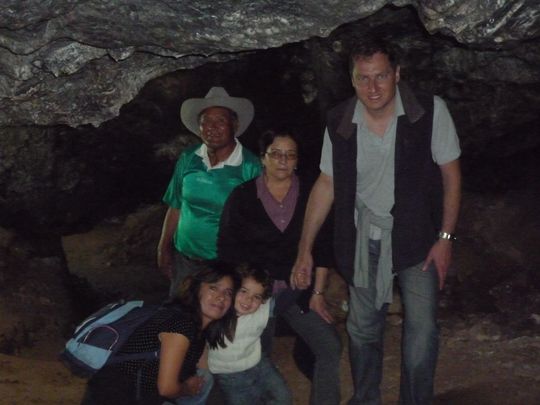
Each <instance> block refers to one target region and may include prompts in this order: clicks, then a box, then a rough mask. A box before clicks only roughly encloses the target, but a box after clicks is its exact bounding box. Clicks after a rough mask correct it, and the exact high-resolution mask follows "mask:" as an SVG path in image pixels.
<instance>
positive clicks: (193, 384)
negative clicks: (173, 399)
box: [181, 375, 204, 397]
mask: <svg viewBox="0 0 540 405" xmlns="http://www.w3.org/2000/svg"><path fill="white" fill-rule="evenodd" d="M203 385H204V378H203V377H201V376H198V375H194V376H192V377H189V378H188V379H187V380H186V381H184V382H183V383H182V394H181V396H182V397H184V396H190V397H192V396H194V395H198V394H199V393H200V392H201V389H202V387H203Z"/></svg>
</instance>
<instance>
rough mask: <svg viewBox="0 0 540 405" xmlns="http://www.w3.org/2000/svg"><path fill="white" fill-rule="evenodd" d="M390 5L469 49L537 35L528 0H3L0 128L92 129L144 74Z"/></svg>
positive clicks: (309, 31)
mask: <svg viewBox="0 0 540 405" xmlns="http://www.w3.org/2000/svg"><path fill="white" fill-rule="evenodd" d="M390 4H396V5H398V6H413V7H414V8H415V9H416V10H417V12H418V15H419V17H420V19H421V20H422V22H423V24H424V25H425V27H426V28H427V30H428V31H429V32H430V33H436V32H440V33H443V34H445V35H448V36H451V37H454V38H455V39H457V40H458V41H460V42H462V43H466V44H473V45H475V46H484V47H489V48H498V47H501V46H512V45H513V43H515V42H516V41H522V40H530V39H534V38H537V37H538V35H539V32H540V23H539V19H538V9H539V4H538V2H537V1H535V0H514V1H512V2H494V1H491V0H475V1H469V0H460V1H455V0H444V1H432V0H413V1H408V0H396V1H394V2H392V1H388V0H377V1H373V0H362V1H353V0H346V1H328V2H323V1H316V0H312V1H302V0H294V1H287V2H283V1H281V0H269V1H264V2H263V1H255V2H254V1H248V0H239V1H234V2H230V1H225V0H212V1H210V0H198V1H189V2H188V1H180V0H176V1H167V2H163V1H162V2H155V1H152V0H136V1H133V0H129V1H128V0H117V1H114V2H105V1H99V0H92V1H84V2H73V1H71V0H54V1H52V0H51V1H46V2H43V1H37V0H31V1H25V2H20V1H17V0H6V1H4V2H3V4H2V8H0V126H7V125H32V124H34V125H54V124H67V125H70V126H79V125H82V124H92V125H94V126H98V125H99V124H100V123H101V122H103V121H106V120H108V119H111V118H113V117H114V116H116V115H118V112H119V109H120V107H121V106H122V105H123V104H125V103H127V102H128V101H130V100H131V99H132V98H133V97H134V96H135V95H136V94H137V93H138V91H139V90H140V89H141V88H142V86H143V85H144V84H145V83H146V82H147V81H149V80H150V79H153V78H155V77H158V76H160V75H163V74H165V73H167V72H171V71H174V70H178V69H189V68H193V67H195V66H199V65H202V64H204V63H208V62H213V61H224V60H229V59H231V58H233V57H235V53H236V54H240V53H243V52H249V51H253V50H257V49H267V48H270V47H278V46H281V45H283V44H286V43H291V42H298V41H302V40H306V39H308V38H311V37H317V36H322V37H325V36H328V35H329V34H330V32H331V31H332V30H334V29H335V28H336V27H338V26H339V25H341V24H345V23H349V22H351V21H354V20H358V19H361V18H364V17H366V16H368V15H371V14H373V13H375V12H376V11H378V10H380V9H381V8H383V7H384V6H389V5H390Z"/></svg>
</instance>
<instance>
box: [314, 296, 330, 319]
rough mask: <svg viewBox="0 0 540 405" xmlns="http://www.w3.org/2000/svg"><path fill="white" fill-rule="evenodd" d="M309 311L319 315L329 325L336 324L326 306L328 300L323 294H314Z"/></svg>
mask: <svg viewBox="0 0 540 405" xmlns="http://www.w3.org/2000/svg"><path fill="white" fill-rule="evenodd" d="M309 309H311V310H312V311H313V312H316V313H318V314H319V316H320V317H321V318H322V319H324V320H325V321H326V322H328V323H334V317H333V316H332V314H330V312H328V308H327V306H326V300H325V299H324V295H322V294H313V295H312V296H311V298H310V300H309Z"/></svg>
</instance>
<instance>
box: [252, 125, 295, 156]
mask: <svg viewBox="0 0 540 405" xmlns="http://www.w3.org/2000/svg"><path fill="white" fill-rule="evenodd" d="M279 137H284V138H291V139H292V140H293V141H294V143H295V144H296V148H297V149H300V143H299V141H298V137H297V136H296V135H295V134H293V133H292V132H291V131H287V130H284V129H283V130H282V129H269V130H266V131H264V132H263V133H262V135H261V136H260V138H259V155H260V156H261V157H263V156H264V154H265V153H266V150H267V149H268V147H269V146H270V145H272V143H274V140H275V139H276V138H279ZM297 153H299V150H298V151H297Z"/></svg>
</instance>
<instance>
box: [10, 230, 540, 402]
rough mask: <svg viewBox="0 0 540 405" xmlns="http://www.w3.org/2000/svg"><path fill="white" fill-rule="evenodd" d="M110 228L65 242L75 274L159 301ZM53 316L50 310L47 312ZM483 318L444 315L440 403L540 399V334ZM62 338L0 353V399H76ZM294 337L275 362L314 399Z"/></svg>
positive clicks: (394, 329) (393, 371)
mask: <svg viewBox="0 0 540 405" xmlns="http://www.w3.org/2000/svg"><path fill="white" fill-rule="evenodd" d="M111 231H114V229H112V230H111V227H98V228H96V229H95V230H93V231H92V232H90V233H88V234H84V235H74V236H72V237H69V238H66V239H65V241H64V247H65V250H66V254H67V257H68V263H69V266H70V269H71V271H72V272H73V273H75V274H77V275H78V276H80V277H84V278H86V279H87V280H88V281H89V283H90V284H91V285H92V286H93V287H94V288H96V289H97V290H98V291H101V292H103V293H105V294H107V295H108V296H111V297H115V296H123V297H127V298H129V297H132V296H134V295H137V297H139V298H140V297H143V298H145V299H156V300H157V299H159V297H161V296H162V295H163V293H164V292H166V286H167V283H166V281H165V280H164V279H162V278H161V277H160V276H159V275H158V274H157V272H156V270H155V269H154V268H153V267H152V266H151V265H148V264H147V265H141V266H121V265H117V264H115V263H114V262H111V261H110V255H109V254H108V253H110V247H111ZM43 316H46V314H43ZM489 326H490V325H489V324H484V323H482V319H481V318H477V319H476V320H475V322H474V323H471V322H467V320H466V319H465V320H463V322H458V321H456V317H452V319H450V318H448V319H445V318H443V319H441V342H440V354H439V363H438V368H437V377H436V400H435V404H456V405H469V404H470V405H473V404H474V405H484V404H485V405H488V404H489V405H491V404H498V405H537V404H540V337H539V336H523V337H517V338H512V339H505V338H503V337H501V336H499V335H497V334H496V333H495V332H493V331H492V329H490V327H489ZM338 328H339V330H340V332H341V336H342V340H343V343H344V347H345V350H344V352H343V356H342V360H341V361H342V367H341V380H342V385H341V390H342V398H343V399H342V401H341V403H342V404H345V403H346V401H347V399H348V398H349V397H350V395H351V393H352V386H351V378H350V370H349V364H348V360H347V359H348V357H347V356H348V352H347V344H346V343H347V339H346V333H345V330H344V324H343V322H341V323H339V324H338ZM400 333H401V325H400V316H399V315H392V316H391V317H389V319H388V322H387V330H386V340H385V356H384V380H383V383H382V387H381V391H382V393H383V403H384V404H394V403H397V397H398V391H399V359H400V353H399V346H400ZM63 343H64V342H63V341H50V342H44V343H41V344H39V345H38V346H36V347H33V348H31V349H28V350H25V351H24V352H22V353H20V354H18V355H17V356H7V355H0V404H6V405H7V404H10V405H11V404H44V405H48V404H51V405H52V404H57V405H60V404H77V403H79V401H80V399H81V397H82V393H83V390H84V386H85V380H83V379H80V378H77V377H74V376H72V375H71V374H70V372H69V371H68V370H67V369H65V368H64V366H63V365H62V364H60V363H59V362H58V361H57V360H56V355H57V353H58V352H59V351H60V349H61V347H62V345H63ZM293 343H294V338H293V337H291V336H284V337H278V338H276V340H275V344H274V346H275V352H274V360H275V362H276V364H277V365H278V367H279V368H280V370H281V371H282V372H283V374H284V376H285V378H286V380H287V382H288V384H289V386H290V387H291V388H292V391H293V393H294V403H295V404H298V405H305V404H308V398H309V389H310V383H309V381H308V380H307V379H306V378H305V377H304V376H303V375H302V374H301V373H300V372H299V371H298V369H297V368H296V366H295V364H294V361H293V358H292V353H291V348H292V347H293ZM329 405H333V404H329Z"/></svg>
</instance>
